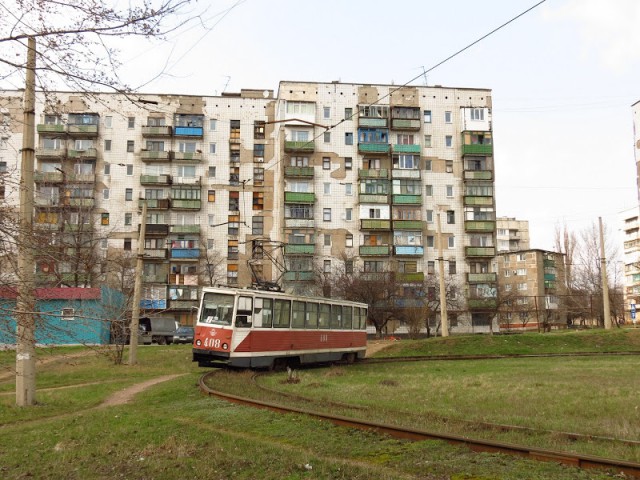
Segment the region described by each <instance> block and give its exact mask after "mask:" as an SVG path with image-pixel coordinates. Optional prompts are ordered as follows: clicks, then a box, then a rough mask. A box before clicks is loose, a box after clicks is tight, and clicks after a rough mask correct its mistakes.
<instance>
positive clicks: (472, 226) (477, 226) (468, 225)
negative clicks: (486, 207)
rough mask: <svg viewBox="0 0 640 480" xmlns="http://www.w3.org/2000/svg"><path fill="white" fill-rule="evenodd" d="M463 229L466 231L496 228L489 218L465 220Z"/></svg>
mask: <svg viewBox="0 0 640 480" xmlns="http://www.w3.org/2000/svg"><path fill="white" fill-rule="evenodd" d="M464 229H465V231H467V232H493V231H495V229H496V222H495V221H490V220H466V221H465V222H464Z"/></svg>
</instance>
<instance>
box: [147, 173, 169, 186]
mask: <svg viewBox="0 0 640 480" xmlns="http://www.w3.org/2000/svg"><path fill="white" fill-rule="evenodd" d="M140 185H171V175H140Z"/></svg>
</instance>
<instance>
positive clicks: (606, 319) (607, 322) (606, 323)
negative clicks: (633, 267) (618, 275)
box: [598, 217, 612, 330]
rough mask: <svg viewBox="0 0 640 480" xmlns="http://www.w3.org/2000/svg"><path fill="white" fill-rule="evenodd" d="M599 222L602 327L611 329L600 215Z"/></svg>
mask: <svg viewBox="0 0 640 480" xmlns="http://www.w3.org/2000/svg"><path fill="white" fill-rule="evenodd" d="M598 221H599V223H600V270H601V271H602V304H603V305H602V306H603V307H604V328H605V329H606V330H611V328H612V325H611V311H610V310H609V282H608V281H607V259H606V257H605V255H604V233H603V231H602V217H598Z"/></svg>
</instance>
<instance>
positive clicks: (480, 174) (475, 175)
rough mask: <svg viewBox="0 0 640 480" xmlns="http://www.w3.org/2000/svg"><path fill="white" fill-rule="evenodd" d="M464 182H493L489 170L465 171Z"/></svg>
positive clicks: (491, 173)
mask: <svg viewBox="0 0 640 480" xmlns="http://www.w3.org/2000/svg"><path fill="white" fill-rule="evenodd" d="M464 179H465V180H493V172H492V171H491V170H465V171H464Z"/></svg>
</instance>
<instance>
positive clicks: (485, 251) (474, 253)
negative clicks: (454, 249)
mask: <svg viewBox="0 0 640 480" xmlns="http://www.w3.org/2000/svg"><path fill="white" fill-rule="evenodd" d="M464 252H465V255H466V256H467V257H495V256H496V248H495V247H464Z"/></svg>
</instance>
